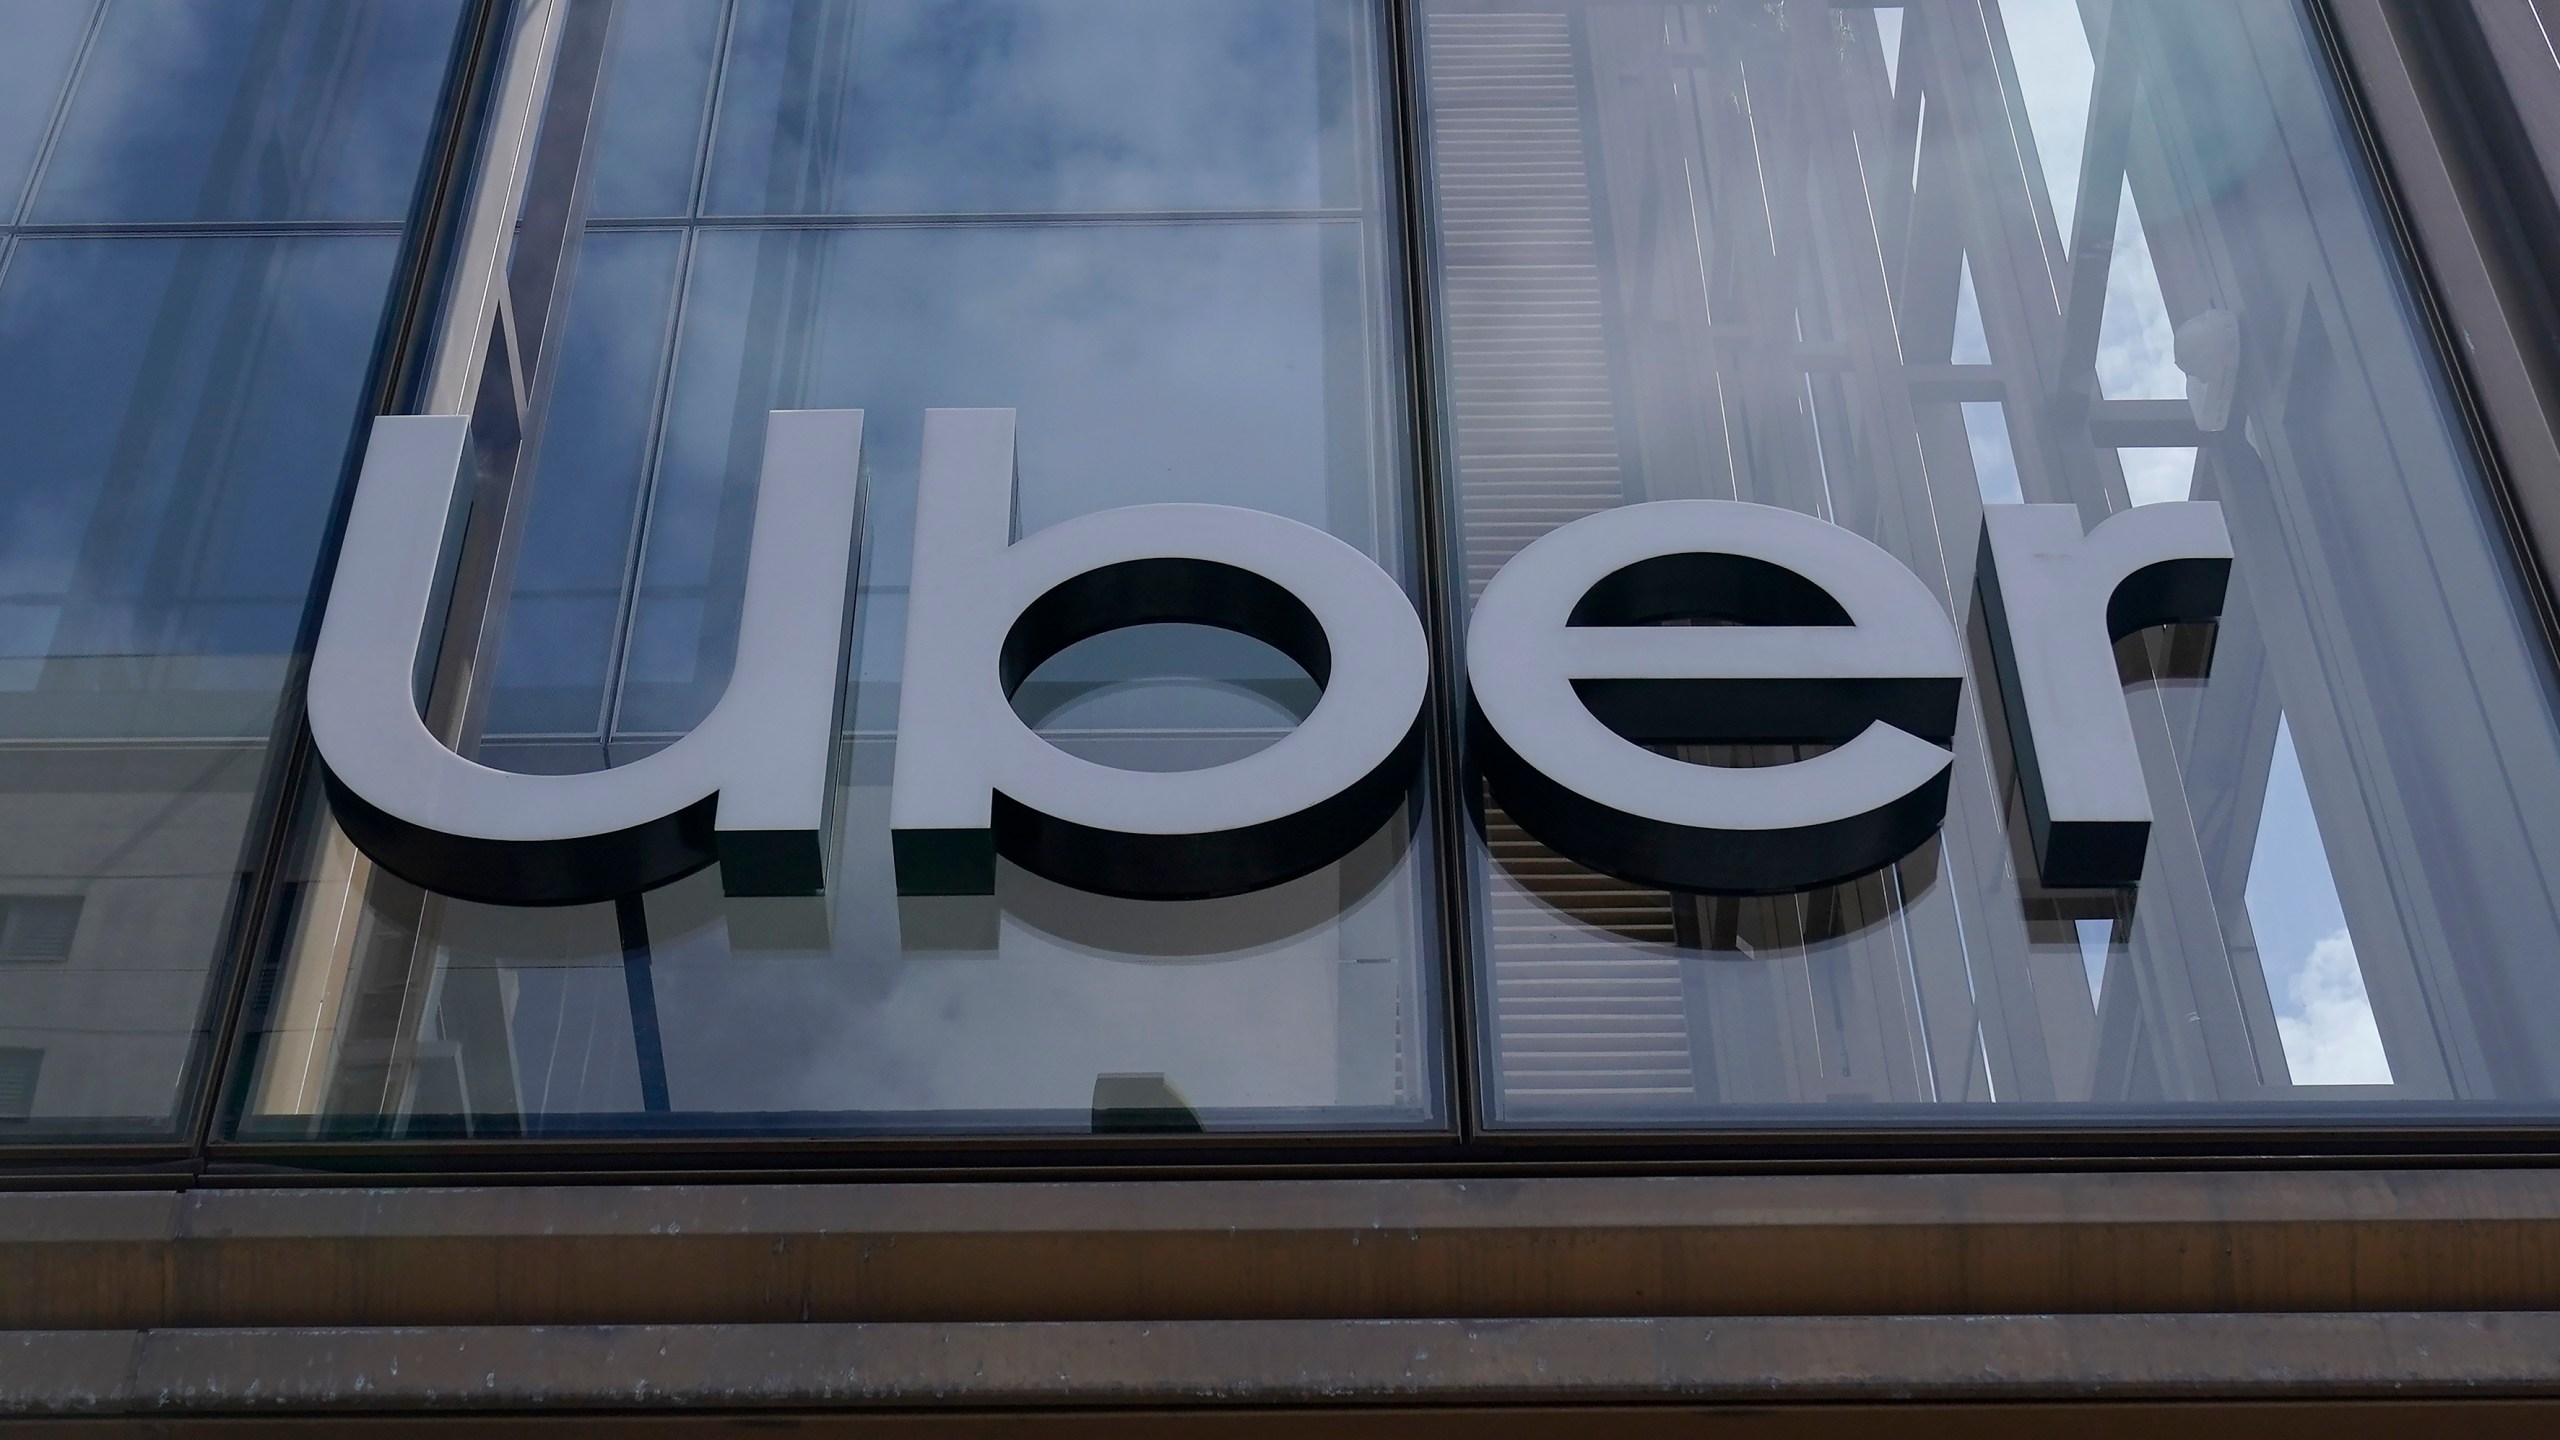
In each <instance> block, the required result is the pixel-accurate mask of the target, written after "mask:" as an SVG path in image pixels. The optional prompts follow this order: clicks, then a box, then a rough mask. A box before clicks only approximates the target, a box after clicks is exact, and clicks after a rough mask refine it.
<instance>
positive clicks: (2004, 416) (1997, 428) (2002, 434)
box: [1962, 400, 2027, 505]
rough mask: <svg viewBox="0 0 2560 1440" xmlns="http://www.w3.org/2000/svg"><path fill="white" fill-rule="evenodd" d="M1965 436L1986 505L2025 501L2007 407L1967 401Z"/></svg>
mask: <svg viewBox="0 0 2560 1440" xmlns="http://www.w3.org/2000/svg"><path fill="white" fill-rule="evenodd" d="M1962 408H1963V410H1964V438H1965V441H1966V444H1967V445H1968V446H1969V447H1970V448H1971V449H1972V451H1973V479H1974V483H1975V484H1976V485H1977V486H1979V487H1980V488H1981V491H1982V503H1984V504H1985V505H2015V504H2018V503H2019V502H2021V501H2023V500H2025V499H2026V498H2027V497H2026V492H2025V491H2024V489H2022V488H2021V487H2020V485H2019V484H2018V457H2017V455H2016V453H2015V452H2014V451H2012V450H2011V448H2010V445H2009V415H2008V407H2007V406H2005V405H2002V404H2001V403H2000V402H1999V401H1997V400H1968V401H1966V402H1964V405H1963V407H1962Z"/></svg>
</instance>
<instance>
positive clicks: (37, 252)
mask: <svg viewBox="0 0 2560 1440" xmlns="http://www.w3.org/2000/svg"><path fill="white" fill-rule="evenodd" d="M396 248H397V242H396V241H394V240H393V239H392V238H390V237H388V236H380V237H376V236H307V237H297V238H291V239H267V238H245V237H235V238H221V239H199V240H174V239H123V238H115V239H43V240H32V239H31V240H21V241H20V242H19V244H18V250H17V253H16V255H15V257H14V259H13V260H12V263H11V265H10V268H9V271H8V274H7V277H6V285H5V288H0V457H4V458H0V591H5V593H6V594H7V595H8V596H10V597H12V598H13V599H16V600H19V601H20V602H21V605H20V606H16V607H12V608H13V609H16V610H17V611H18V615H17V616H16V617H15V623H13V624H12V625H11V626H10V628H11V630H13V631H15V632H16V633H15V634H14V635H12V636H10V637H9V638H10V639H13V640H15V641H16V642H17V643H16V644H15V645H12V646H11V647H10V648H11V650H12V651H14V652H16V653H27V651H26V649H25V648H22V647H29V646H31V647H32V648H33V653H44V652H46V651H48V650H58V649H59V648H60V647H62V646H66V645H67V646H69V647H70V648H71V649H73V650H75V651H77V652H80V653H86V654H130V653H151V652H166V653H230V654H239V653H255V652H269V653H279V654H280V653H282V652H284V651H286V650H289V649H291V648H292V644H293V635H294V630H295V626H296V625H297V623H298V622H299V619H300V616H301V613H302V604H303V589H304V586H305V585H306V584H307V583H308V582H309V579H310V575H311V569H312V566H313V564H314V562H315V560H316V558H317V555H318V550H319V543H320V531H321V526H322V524H323V523H324V519H325V516H326V514H327V511H328V495H329V493H330V492H331V490H332V488H333V487H334V486H335V485H336V483H337V480H338V463H339V455H340V453H341V451H342V450H343V448H344V446H345V443H346V439H347V433H348V430H347V427H348V425H349V423H350V421H351V419H352V418H353V416H354V414H355V409H356V405H357V400H358V396H357V391H358V389H359V386H360V384H361V382H362V380H363V378H364V366H365V357H366V354H367V352H368V351H369V349H370V348H371V345H372V341H373V332H374V326H375V323H376V320H377V318H378V317H379V316H380V314H381V309H382V302H383V296H384V291H385V288H386V286H387V285H388V282H389V280H390V270H391V261H392V256H393V252H394V250H395V249H396ZM137 413H139V414H143V415H149V416H153V417H156V418H158V419H159V420H161V421H162V422H164V423H163V424H162V425H161V426H159V427H144V426H137V425H136V424H135V423H134V422H133V417H134V415H136V414H137ZM38 596H42V597H45V599H44V601H43V602H42V603H44V604H46V605H48V606H50V607H60V606H62V605H63V604H64V603H65V602H69V601H76V603H77V605H78V607H79V609H80V611H81V612H82V614H83V615H84V617H85V618H84V619H83V621H82V623H81V625H80V627H79V630H78V633H76V634H65V633H60V632H57V631H55V630H54V629H53V628H52V626H51V624H50V621H49V620H48V621H47V623H46V624H45V625H44V626H42V627H41V628H40V629H38V628H29V626H28V624H27V623H26V611H25V608H24V603H23V602H25V601H26V600H29V599H32V598H35V597H38ZM55 613H58V610H57V611H56V612H55Z"/></svg>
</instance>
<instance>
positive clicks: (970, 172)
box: [708, 0, 1326, 214]
mask: <svg viewBox="0 0 2560 1440" xmlns="http://www.w3.org/2000/svg"><path fill="white" fill-rule="evenodd" d="M1322 13H1323V12H1322V10H1321V9H1320V8H1319V7H1318V6H1315V5H1310V4H1306V3H1303V0H835V3H803V4H795V5H785V4H778V3H760V0H748V3H745V4H742V5H741V6H740V8H739V11H738V16H737V22H736V31H735V34H734V36H733V38H732V40H731V44H730V51H729V73H728V76H727V79H726V83H725V84H724V86H723V89H722V95H723V99H722V102H721V105H722V113H721V116H720V124H719V128H718V139H717V141H716V142H715V150H714V154H713V157H712V174H711V181H710V186H709V199H708V207H709V209H711V210H712V211H714V212H716V213H722V214H801V213H844V212H943V211H1020V210H1061V209H1064V210H1132V209H1134V210H1151V209H1176V208H1192V207H1206V206H1304V205H1312V204H1314V203H1316V202H1317V199H1318V191H1319V183H1318V178H1317V157H1318V155H1319V146H1318V144H1317V143H1316V141H1317V137H1318V135H1319V132H1320V130H1321V128H1322V126H1323V125H1324V122H1325V118H1326V117H1325V116H1324V115H1323V114H1322V113H1321V106H1320V104H1319V98H1318V90H1317V75H1316V55H1317V51H1318V45H1317V38H1316V33H1315V32H1316V28H1317V24H1318V20H1319V17H1320V15H1321V14H1322Z"/></svg>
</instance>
